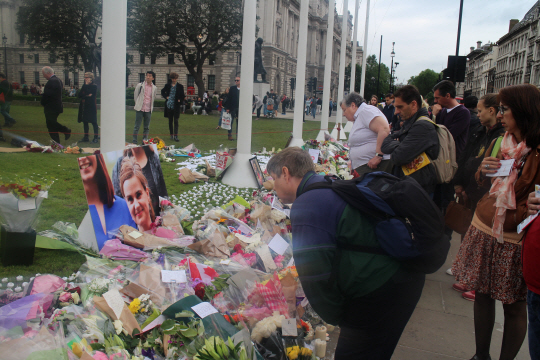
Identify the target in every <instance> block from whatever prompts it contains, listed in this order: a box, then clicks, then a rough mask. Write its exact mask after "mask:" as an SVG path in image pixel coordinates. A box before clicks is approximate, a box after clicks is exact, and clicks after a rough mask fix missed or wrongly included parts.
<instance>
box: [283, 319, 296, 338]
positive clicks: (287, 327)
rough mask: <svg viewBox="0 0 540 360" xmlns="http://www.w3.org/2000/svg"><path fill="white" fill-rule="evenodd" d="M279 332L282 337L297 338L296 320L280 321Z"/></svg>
mask: <svg viewBox="0 0 540 360" xmlns="http://www.w3.org/2000/svg"><path fill="white" fill-rule="evenodd" d="M281 332H282V334H283V336H295V337H296V336H298V328H297V327H296V319H283V320H281Z"/></svg>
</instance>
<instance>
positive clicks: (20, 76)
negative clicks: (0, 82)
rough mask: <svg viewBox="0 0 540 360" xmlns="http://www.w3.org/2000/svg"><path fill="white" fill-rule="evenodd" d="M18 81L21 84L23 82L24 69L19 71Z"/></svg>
mask: <svg viewBox="0 0 540 360" xmlns="http://www.w3.org/2000/svg"><path fill="white" fill-rule="evenodd" d="M19 81H20V83H21V84H24V82H25V81H26V80H24V71H19Z"/></svg>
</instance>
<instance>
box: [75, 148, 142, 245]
mask: <svg viewBox="0 0 540 360" xmlns="http://www.w3.org/2000/svg"><path fill="white" fill-rule="evenodd" d="M78 160H79V171H80V172H81V178H82V181H83V185H84V192H85V193H86V200H87V201H88V209H89V211H90V216H91V218H92V224H93V227H94V233H95V234H96V240H97V246H98V249H100V250H101V248H102V247H103V244H104V243H105V242H106V241H107V240H109V239H112V238H114V236H112V235H109V234H108V232H109V231H112V230H115V229H118V228H119V227H120V226H122V225H126V224H127V225H130V226H135V222H134V221H133V219H132V218H131V216H130V213H129V209H128V206H127V204H126V202H125V201H124V199H122V198H121V197H119V196H116V195H115V194H114V188H113V185H112V182H111V178H110V177H109V174H108V173H107V167H106V166H105V160H104V159H103V155H101V154H100V155H91V156H86V157H81V158H79V159H78Z"/></svg>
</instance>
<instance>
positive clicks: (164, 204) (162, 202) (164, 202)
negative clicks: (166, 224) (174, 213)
mask: <svg viewBox="0 0 540 360" xmlns="http://www.w3.org/2000/svg"><path fill="white" fill-rule="evenodd" d="M161 206H173V204H172V203H171V202H170V201H169V200H165V199H163V200H161Z"/></svg>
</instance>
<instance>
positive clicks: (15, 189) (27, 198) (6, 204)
mask: <svg viewBox="0 0 540 360" xmlns="http://www.w3.org/2000/svg"><path fill="white" fill-rule="evenodd" d="M52 183H53V181H52V180H47V179H43V180H41V181H39V182H38V181H34V180H30V179H20V178H15V179H12V180H8V179H2V178H0V215H1V216H2V217H3V219H4V220H5V222H6V224H5V227H6V230H7V231H10V232H27V231H29V230H30V228H31V227H32V225H33V223H34V221H35V219H36V216H37V213H38V210H39V207H40V205H41V202H42V201H43V199H45V198H47V190H48V189H49V187H50V186H51V185H52Z"/></svg>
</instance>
